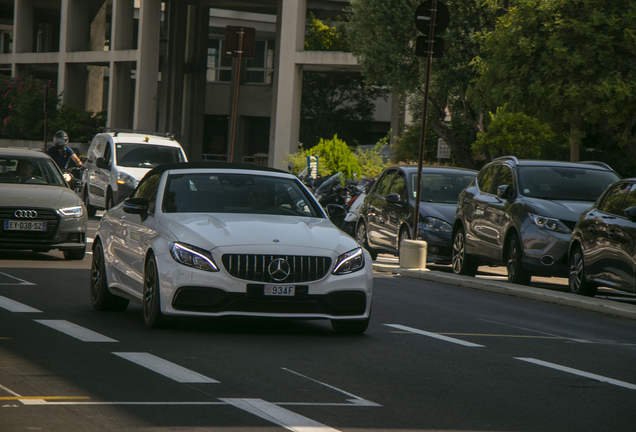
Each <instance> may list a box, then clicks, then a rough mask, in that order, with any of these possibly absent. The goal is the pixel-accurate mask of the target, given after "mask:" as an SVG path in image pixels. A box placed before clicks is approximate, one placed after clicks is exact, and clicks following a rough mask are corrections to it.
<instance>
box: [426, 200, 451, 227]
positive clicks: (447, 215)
mask: <svg viewBox="0 0 636 432" xmlns="http://www.w3.org/2000/svg"><path fill="white" fill-rule="evenodd" d="M456 210H457V203H452V204H451V203H434V202H420V215H422V216H431V217H434V218H437V219H441V220H443V221H446V222H448V223H451V224H452V223H453V219H455V211H456Z"/></svg>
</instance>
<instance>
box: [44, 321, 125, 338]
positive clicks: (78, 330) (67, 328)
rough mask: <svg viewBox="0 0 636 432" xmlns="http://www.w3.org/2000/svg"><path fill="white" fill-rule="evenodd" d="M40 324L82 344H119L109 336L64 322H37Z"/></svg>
mask: <svg viewBox="0 0 636 432" xmlns="http://www.w3.org/2000/svg"><path fill="white" fill-rule="evenodd" d="M35 321H36V322H39V323H40V324H44V325H45V326H47V327H51V328H52V329H55V330H57V331H61V332H62V333H65V334H67V335H69V336H73V337H74V338H76V339H79V340H81V341H82V342H117V341H116V340H115V339H111V338H109V337H107V336H104V335H101V334H99V333H96V332H94V331H92V330H89V329H87V328H84V327H81V326H78V325H77V324H73V323H71V322H68V321H64V320H35Z"/></svg>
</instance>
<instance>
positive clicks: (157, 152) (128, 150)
mask: <svg viewBox="0 0 636 432" xmlns="http://www.w3.org/2000/svg"><path fill="white" fill-rule="evenodd" d="M116 147H117V165H118V166H122V167H132V168H154V167H156V166H157V165H161V164H166V163H173V162H185V161H184V160H183V156H182V154H181V149H180V148H178V147H169V146H161V145H151V144H132V143H117V144H116Z"/></svg>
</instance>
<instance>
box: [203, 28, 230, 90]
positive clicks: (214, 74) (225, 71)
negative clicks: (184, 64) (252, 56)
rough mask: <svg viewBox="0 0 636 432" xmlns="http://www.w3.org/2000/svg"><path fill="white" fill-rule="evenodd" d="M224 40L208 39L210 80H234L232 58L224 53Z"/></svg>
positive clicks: (208, 73) (208, 74)
mask: <svg viewBox="0 0 636 432" xmlns="http://www.w3.org/2000/svg"><path fill="white" fill-rule="evenodd" d="M222 48H223V40H222V39H216V38H215V39H209V41H208V71H207V81H208V82H230V81H232V58H231V57H225V56H223V55H222V54H221V53H222V51H221V50H222Z"/></svg>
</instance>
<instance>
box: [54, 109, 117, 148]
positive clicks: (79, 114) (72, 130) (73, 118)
mask: <svg viewBox="0 0 636 432" xmlns="http://www.w3.org/2000/svg"><path fill="white" fill-rule="evenodd" d="M104 126H106V112H104V111H102V112H99V113H94V112H92V111H85V112H84V111H80V110H78V109H75V108H71V107H69V106H67V105H64V106H62V107H61V108H60V109H59V110H58V113H57V118H56V119H55V121H53V122H52V125H51V127H50V128H49V130H50V134H51V136H52V135H53V134H54V133H55V131H58V130H63V131H66V133H68V135H69V138H70V140H71V141H72V142H77V143H81V142H83V143H85V142H90V141H91V140H92V139H93V137H94V136H95V134H97V133H99V132H101V130H102V128H103V127H104Z"/></svg>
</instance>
